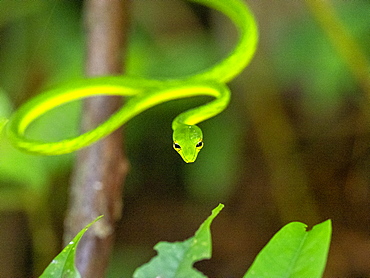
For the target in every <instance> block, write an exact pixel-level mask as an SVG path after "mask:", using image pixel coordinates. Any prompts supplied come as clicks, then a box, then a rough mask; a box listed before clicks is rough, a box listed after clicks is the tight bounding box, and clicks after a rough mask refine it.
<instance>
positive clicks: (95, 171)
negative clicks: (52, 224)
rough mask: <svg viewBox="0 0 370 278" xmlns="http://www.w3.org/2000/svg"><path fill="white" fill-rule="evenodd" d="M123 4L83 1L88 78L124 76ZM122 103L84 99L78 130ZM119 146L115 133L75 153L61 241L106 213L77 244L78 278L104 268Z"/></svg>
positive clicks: (116, 198)
mask: <svg viewBox="0 0 370 278" xmlns="http://www.w3.org/2000/svg"><path fill="white" fill-rule="evenodd" d="M126 3H127V1H124V0H86V1H85V6H84V23H85V27H86V31H87V45H86V47H87V57H86V69H85V71H86V76H87V77H91V76H100V75H117V74H121V73H122V57H121V56H122V53H123V45H124V41H125V40H126V36H125V34H127V32H125V31H126V29H127V26H128V24H127V22H128V20H127V18H128V17H127V14H126V13H125V11H127V7H126ZM121 105H122V103H121V98H120V97H112V96H109V97H108V96H101V97H94V98H91V99H87V100H85V102H84V106H83V116H82V131H83V132H85V131H87V130H90V129H92V128H94V127H96V126H97V125H98V124H99V123H101V122H102V121H104V120H106V119H107V118H108V117H109V116H110V115H111V114H112V113H113V112H114V111H116V110H117V109H118V108H119V107H120V106H121ZM122 145H123V144H122V130H121V129H119V130H117V131H116V132H114V133H112V134H111V135H109V136H108V137H106V138H105V139H103V140H100V141H99V142H97V143H95V144H93V145H92V146H90V147H88V148H86V149H83V150H81V151H79V152H78V154H77V162H76V165H75V169H74V173H73V177H72V184H71V201H70V205H69V211H68V215H67V217H66V221H65V242H68V241H69V240H71V238H72V237H73V236H74V235H76V234H77V233H78V232H79V231H80V230H81V229H82V228H83V227H84V226H85V225H86V224H87V223H89V222H91V221H92V220H93V219H95V218H96V217H97V216H99V215H102V214H103V215H104V218H103V219H101V220H100V221H98V222H97V223H96V224H94V225H93V227H91V229H90V230H89V231H88V232H87V233H86V234H85V236H84V237H83V239H82V241H81V242H80V245H79V249H78V252H77V260H76V264H77V268H78V269H79V271H80V273H81V275H82V277H104V274H105V271H106V268H107V265H108V261H109V256H110V252H111V249H112V245H113V239H114V236H113V235H114V228H115V222H116V221H117V220H118V219H120V217H121V211H122V199H123V198H122V189H123V186H122V183H123V180H124V178H125V176H126V173H127V169H128V163H127V160H126V159H125V158H124V155H123V151H122Z"/></svg>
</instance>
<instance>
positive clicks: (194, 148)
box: [173, 125, 204, 163]
mask: <svg viewBox="0 0 370 278" xmlns="http://www.w3.org/2000/svg"><path fill="white" fill-rule="evenodd" d="M203 145H204V144H203V133H202V130H201V129H200V128H199V127H197V126H196V125H183V126H180V127H178V128H176V129H175V130H174V131H173V148H174V149H175V150H176V151H177V152H178V153H179V154H180V156H181V157H182V159H183V160H184V161H185V162H186V163H191V162H194V161H195V159H196V158H197V156H198V153H199V151H200V149H201V148H203Z"/></svg>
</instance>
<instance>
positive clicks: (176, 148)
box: [173, 143, 181, 151]
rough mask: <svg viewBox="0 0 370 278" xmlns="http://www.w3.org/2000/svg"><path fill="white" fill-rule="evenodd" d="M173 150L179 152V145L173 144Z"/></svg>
mask: <svg viewBox="0 0 370 278" xmlns="http://www.w3.org/2000/svg"><path fill="white" fill-rule="evenodd" d="M173 148H174V149H175V150H176V151H179V150H181V147H180V145H179V144H177V143H173Z"/></svg>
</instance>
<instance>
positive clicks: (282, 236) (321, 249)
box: [244, 220, 331, 278]
mask: <svg viewBox="0 0 370 278" xmlns="http://www.w3.org/2000/svg"><path fill="white" fill-rule="evenodd" d="M306 227H307V225H305V224H303V223H299V222H292V223H289V224H287V225H286V226H284V227H283V228H282V229H281V230H280V231H279V232H278V233H276V234H275V235H274V237H273V238H272V239H271V240H270V241H269V243H268V244H267V245H266V246H265V247H264V248H263V249H262V251H261V252H260V253H259V254H258V256H257V258H256V260H255V261H254V262H253V264H252V266H251V267H250V269H249V270H248V272H247V273H246V274H245V276H244V278H252V277H253V278H254V277H258V278H264V277H266V278H267V277H268V278H284V277H287V278H288V277H289V278H302V277H310V278H316V277H322V274H323V272H324V269H325V265H326V259H327V256H328V252H329V245H330V238H331V221H330V220H327V221H325V222H323V223H320V224H318V225H316V226H314V227H313V228H312V230H310V231H306Z"/></svg>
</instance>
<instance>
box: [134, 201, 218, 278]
mask: <svg viewBox="0 0 370 278" xmlns="http://www.w3.org/2000/svg"><path fill="white" fill-rule="evenodd" d="M223 207H224V205H223V204H219V205H218V206H217V207H216V208H215V209H214V210H212V214H211V215H210V216H209V217H208V218H207V219H206V220H205V221H204V222H203V224H202V225H201V226H200V227H199V229H198V231H197V232H196V233H195V235H194V236H193V237H191V238H189V239H187V240H185V241H183V242H173V243H169V242H160V243H158V244H157V245H156V246H155V247H154V249H155V250H157V252H158V255H157V256H156V257H154V258H153V259H152V260H151V261H150V262H149V263H147V264H144V265H143V266H141V267H139V268H138V269H136V271H135V273H134V276H133V277H134V278H189V277H192V278H204V277H206V276H204V275H203V274H202V273H201V272H199V271H198V270H196V269H194V268H193V264H194V263H195V262H197V261H200V260H203V259H209V258H211V254H212V245H211V231H210V226H211V223H212V221H213V219H214V218H215V217H216V216H217V215H218V213H219V212H220V211H221V210H222V208H223Z"/></svg>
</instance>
